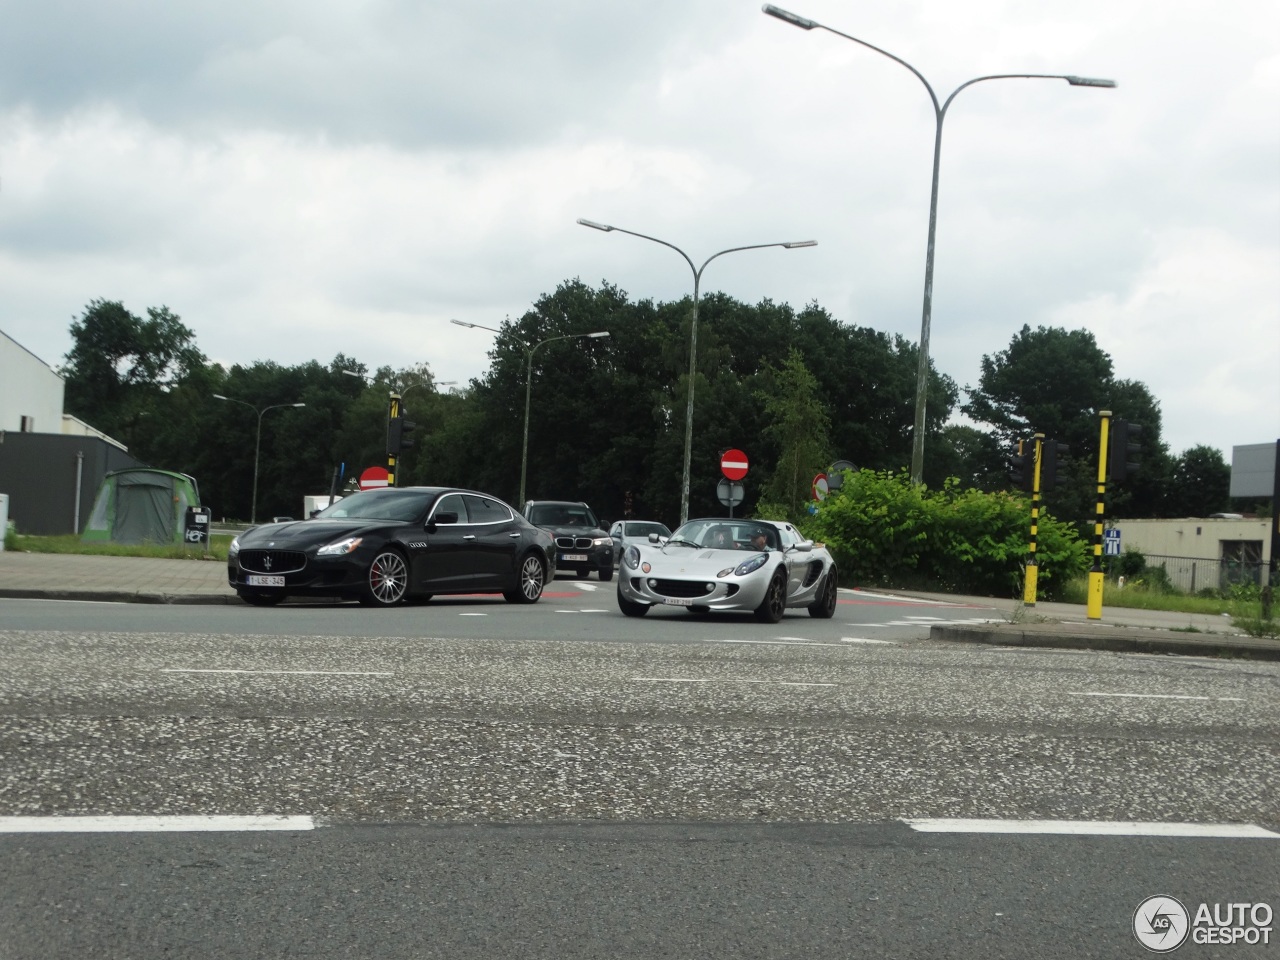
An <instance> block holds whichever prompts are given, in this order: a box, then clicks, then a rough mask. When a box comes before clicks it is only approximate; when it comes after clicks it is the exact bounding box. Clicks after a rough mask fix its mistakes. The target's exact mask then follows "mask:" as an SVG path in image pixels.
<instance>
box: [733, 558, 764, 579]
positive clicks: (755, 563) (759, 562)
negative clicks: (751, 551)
mask: <svg viewBox="0 0 1280 960" xmlns="http://www.w3.org/2000/svg"><path fill="white" fill-rule="evenodd" d="M768 562H769V555H768V554H767V553H757V554H756V555H755V556H754V557H752V558H750V559H749V560H743V561H742V562H741V563H740V564H738V569H737V570H735V571H733V572H734V573H735V574H737V575H738V576H739V577H745V576H746V575H747V574H748V573H752V572H753V571H756V570H759V569H760V568H761V567H763V566H764V565H765V564H766V563H768Z"/></svg>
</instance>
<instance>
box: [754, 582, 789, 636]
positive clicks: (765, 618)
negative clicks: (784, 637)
mask: <svg viewBox="0 0 1280 960" xmlns="http://www.w3.org/2000/svg"><path fill="white" fill-rule="evenodd" d="M786 611H787V579H786V577H785V576H784V575H783V573H782V572H781V571H779V572H778V573H776V574H774V577H773V579H772V580H770V581H769V589H768V590H766V591H765V594H764V599H763V600H761V601H760V606H758V607H756V611H755V613H756V619H757V620H759V621H760V622H761V623H777V622H778V621H779V620H781V619H782V615H783V614H784V613H786Z"/></svg>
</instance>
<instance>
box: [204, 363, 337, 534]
mask: <svg viewBox="0 0 1280 960" xmlns="http://www.w3.org/2000/svg"><path fill="white" fill-rule="evenodd" d="M356 376H359V374H356ZM214 397H216V398H217V399H219V400H226V401H228V402H230V403H238V404H240V406H242V407H248V408H249V409H250V410H252V411H253V412H254V413H256V414H257V415H258V439H257V441H256V442H255V443H254V446H253V505H252V506H251V507H250V508H249V522H250V523H257V522H258V455H259V454H260V453H261V452H262V415H263V414H264V413H266V412H267V411H268V410H277V409H279V408H280V407H305V406H306V404H305V403H273V404H271V406H269V407H263V408H262V409H258V408H257V407H255V406H254V405H253V404H252V403H248V402H246V401H244V400H237V399H236V398H235V397H224V396H223V395H222V394H220V393H215V394H214Z"/></svg>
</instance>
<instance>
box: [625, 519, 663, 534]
mask: <svg viewBox="0 0 1280 960" xmlns="http://www.w3.org/2000/svg"><path fill="white" fill-rule="evenodd" d="M651 533H656V534H657V535H658V536H660V537H669V536H671V531H670V530H668V529H667V525H666V524H665V523H656V522H654V521H651V520H632V521H630V522H628V523H624V524H623V525H622V535H623V536H624V537H647V536H649V534H651Z"/></svg>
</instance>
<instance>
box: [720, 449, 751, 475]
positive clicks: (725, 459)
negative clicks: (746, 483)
mask: <svg viewBox="0 0 1280 960" xmlns="http://www.w3.org/2000/svg"><path fill="white" fill-rule="evenodd" d="M720 472H721V473H723V474H724V475H725V477H726V478H727V479H729V480H741V479H742V478H743V477H745V476H746V475H747V455H746V454H745V453H743V452H742V451H741V450H726V451H725V452H724V453H722V454H721V455H720Z"/></svg>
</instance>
